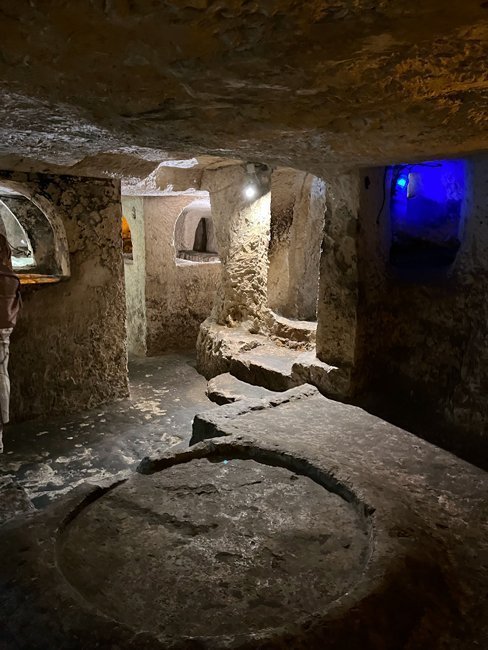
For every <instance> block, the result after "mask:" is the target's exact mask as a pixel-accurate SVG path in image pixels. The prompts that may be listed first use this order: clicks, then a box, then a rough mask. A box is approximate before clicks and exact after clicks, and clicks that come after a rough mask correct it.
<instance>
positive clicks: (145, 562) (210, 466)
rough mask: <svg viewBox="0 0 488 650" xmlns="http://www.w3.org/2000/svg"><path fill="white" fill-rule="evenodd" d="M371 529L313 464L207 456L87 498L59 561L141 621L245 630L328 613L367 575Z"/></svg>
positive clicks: (186, 631) (114, 610)
mask: <svg viewBox="0 0 488 650" xmlns="http://www.w3.org/2000/svg"><path fill="white" fill-rule="evenodd" d="M369 536H370V527H369V523H368V520H367V518H366V517H365V515H364V510H363V511H361V508H356V506H355V505H354V504H353V503H351V502H349V501H348V500H346V499H344V498H343V497H341V496H339V495H338V494H336V493H334V492H332V491H330V490H328V489H326V488H324V487H323V485H320V484H319V483H317V482H315V480H312V479H311V478H308V477H307V476H304V475H301V474H295V473H293V472H292V471H289V469H285V468H283V467H276V466H270V465H265V464H262V463H260V462H256V461H255V460H248V459H246V460H243V459H240V460H238V459H222V458H220V459H218V460H217V459H214V460H212V461H211V460H209V459H207V458H203V459H198V460H191V461H189V462H186V463H184V464H180V465H174V466H172V467H169V468H168V469H165V470H163V471H161V472H158V473H156V474H153V475H151V476H142V475H138V476H136V477H135V478H134V479H131V480H130V481H127V482H125V483H123V484H121V485H118V486H117V487H115V488H114V489H112V490H111V491H109V492H107V493H105V494H104V495H103V496H102V497H100V498H98V499H97V500H96V501H95V502H93V503H92V504H91V505H88V506H87V507H85V508H84V509H83V510H82V511H81V512H80V513H79V514H77V516H76V517H74V519H73V520H72V521H71V522H70V523H69V524H68V525H67V527H66V528H65V529H64V531H63V532H62V534H61V537H60V539H59V545H58V554H59V558H58V561H59V566H60V568H61V570H62V571H63V573H64V575H65V577H66V578H67V580H68V581H69V582H70V583H71V584H72V585H73V586H74V587H75V588H76V590H77V591H78V592H79V593H81V594H82V595H83V596H84V598H85V599H87V600H88V601H89V602H90V603H91V604H92V605H93V606H95V607H96V608H97V609H99V610H100V611H101V612H103V613H104V614H105V615H107V616H109V617H110V618H113V619H115V620H117V621H120V622H124V624H125V625H128V626H129V627H130V628H132V629H134V630H146V631H148V632H150V633H151V634H153V635H155V636H158V637H159V636H165V637H168V636H169V637H172V638H178V637H189V636H192V637H193V636H196V637H198V636H205V637H219V636H222V635H247V634H253V633H259V632H262V631H263V630H269V629H275V628H283V627H286V626H289V625H290V624H295V623H300V622H303V621H306V620H309V619H310V618H311V617H313V616H314V615H318V614H323V613H324V612H325V611H326V610H327V607H328V605H329V604H330V603H331V602H333V601H335V600H336V599H337V598H339V597H340V596H341V595H343V594H344V593H346V592H347V591H348V590H350V589H351V588H352V587H353V585H354V584H355V583H356V582H357V581H358V580H359V579H360V577H361V575H362V572H363V570H364V567H365V564H366V562H367V559H368V557H369ZM215 647H216V646H215Z"/></svg>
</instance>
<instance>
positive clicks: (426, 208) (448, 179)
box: [388, 160, 465, 270]
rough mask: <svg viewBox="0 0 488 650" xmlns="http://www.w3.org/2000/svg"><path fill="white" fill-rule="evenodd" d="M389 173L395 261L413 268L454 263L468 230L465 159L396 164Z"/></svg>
mask: <svg viewBox="0 0 488 650" xmlns="http://www.w3.org/2000/svg"><path fill="white" fill-rule="evenodd" d="M388 173H389V178H390V228H391V245H390V253H389V261H390V264H391V265H392V266H393V267H397V268H400V269H412V270H415V269H416V270H420V269H439V268H446V267H449V266H451V265H452V264H453V262H454V260H455V259H456V255H457V253H458V251H459V248H460V246H461V240H462V232H463V203H464V197H465V163H464V161H462V160H436V161H429V162H422V163H416V164H405V165H395V166H394V167H391V168H390V169H389V170H388Z"/></svg>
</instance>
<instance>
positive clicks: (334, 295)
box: [317, 173, 359, 397]
mask: <svg viewBox="0 0 488 650" xmlns="http://www.w3.org/2000/svg"><path fill="white" fill-rule="evenodd" d="M326 183H327V200H326V203H327V211H326V215H325V235H324V242H323V249H322V255H321V260H320V281H319V299H318V310H317V312H318V314H317V316H318V323H317V357H318V359H319V360H320V361H323V362H325V363H326V364H328V365H330V366H335V367H337V368H338V370H339V371H340V374H341V375H342V377H343V381H342V382H341V384H342V386H343V389H342V392H344V395H343V396H344V397H347V396H348V394H350V393H351V391H352V386H351V375H352V371H353V369H354V367H355V363H356V337H357V324H358V317H357V310H358V259H357V244H358V212H359V174H357V173H352V174H339V175H337V176H335V177H330V178H327V179H326Z"/></svg>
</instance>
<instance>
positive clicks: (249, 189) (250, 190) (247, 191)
mask: <svg viewBox="0 0 488 650" xmlns="http://www.w3.org/2000/svg"><path fill="white" fill-rule="evenodd" d="M257 193H258V190H257V188H256V186H255V185H246V187H245V188H244V196H245V197H246V199H248V200H251V199H254V198H255V197H256V196H257Z"/></svg>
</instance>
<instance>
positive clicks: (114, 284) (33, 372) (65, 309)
mask: <svg viewBox="0 0 488 650" xmlns="http://www.w3.org/2000/svg"><path fill="white" fill-rule="evenodd" d="M0 178H1V180H2V182H3V181H6V183H8V184H9V186H12V187H14V188H15V189H19V190H21V191H23V192H25V194H26V196H28V197H29V198H32V200H33V201H34V203H36V204H38V205H39V206H40V207H42V208H43V211H44V212H45V213H46V214H48V216H50V217H51V218H53V219H54V218H55V219H56V224H55V226H56V228H57V230H58V232H59V231H60V229H61V224H63V225H64V229H65V241H66V244H67V247H68V249H69V260H70V267H71V277H70V278H69V279H67V280H65V281H63V282H60V283H59V284H56V285H48V286H43V287H36V288H35V289H29V290H26V291H25V295H24V308H23V310H22V313H21V316H20V318H19V322H18V325H17V327H16V329H15V330H14V333H13V336H12V346H11V357H10V371H11V383H12V417H13V418H15V419H23V418H30V417H32V416H36V415H47V414H49V415H51V414H53V413H61V412H69V411H78V410H81V409H84V408H89V407H93V406H96V405H97V404H100V403H102V402H106V401H108V400H113V399H116V398H119V397H123V396H125V395H127V394H128V387H127V353H126V330H125V296H124V279H123V266H122V242H121V233H120V220H121V210H120V189H119V183H118V182H115V181H111V180H94V179H81V178H76V177H69V176H46V175H40V174H39V175H38V174H20V173H19V174H11V173H8V172H2V173H1V174H0Z"/></svg>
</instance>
